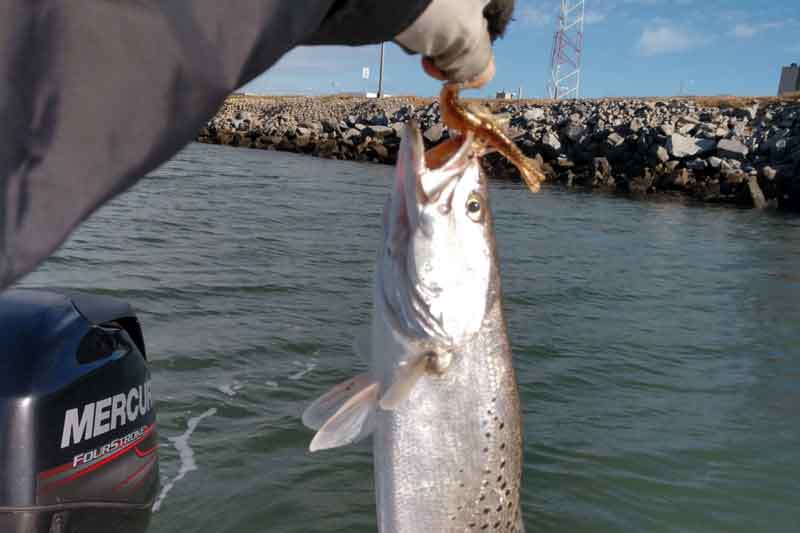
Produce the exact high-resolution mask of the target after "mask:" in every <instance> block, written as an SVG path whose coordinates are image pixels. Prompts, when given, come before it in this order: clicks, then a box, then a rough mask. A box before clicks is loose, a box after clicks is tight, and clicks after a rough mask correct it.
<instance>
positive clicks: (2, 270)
mask: <svg viewBox="0 0 800 533" xmlns="http://www.w3.org/2000/svg"><path fill="white" fill-rule="evenodd" d="M428 3H429V0H407V1H404V2H394V1H391V2H389V1H384V2H375V1H368V0H237V1H236V2H222V1H219V0H170V1H155V0H152V1H133V0H114V1H107V0H69V1H68V0H48V1H45V2H34V1H32V0H5V1H4V2H2V3H0V36H2V37H0V71H1V72H2V79H3V80H4V82H3V83H2V84H0V128H3V139H2V142H0V289H2V288H5V287H7V286H8V285H10V284H11V283H12V282H14V281H15V280H17V279H19V278H20V277H21V276H22V275H24V274H26V273H27V272H29V271H31V270H32V269H34V268H35V267H36V266H37V265H38V264H39V263H40V262H41V261H43V260H44V258H45V257H47V256H48V255H49V254H50V253H52V252H53V250H55V249H56V248H57V247H58V246H59V245H60V244H61V243H62V242H63V241H64V240H65V239H66V237H67V236H68V235H69V233H70V232H71V231H72V230H73V229H74V228H75V227H76V226H77V225H78V224H79V223H80V222H81V221H82V220H84V219H85V218H86V217H87V216H89V215H90V214H91V213H92V212H93V211H94V210H95V209H97V207H98V206H100V205H101V204H102V203H103V202H105V201H107V200H108V199H110V198H111V197H113V196H114V195H116V194H118V193H120V192H121V191H123V190H125V189H126V188H128V187H130V186H131V185H132V184H133V183H135V182H136V181H137V180H138V179H139V178H141V177H142V176H143V175H145V174H146V173H147V172H149V171H150V170H152V169H154V168H155V167H156V166H158V165H159V164H161V163H163V162H164V161H166V160H167V159H168V158H170V157H171V156H172V155H174V154H175V153H176V152H177V151H178V150H179V149H180V148H181V147H182V146H183V145H184V144H186V143H187V142H189V141H190V140H191V139H192V138H193V137H194V136H195V134H196V133H197V131H198V130H199V128H200V127H201V126H202V124H203V123H204V122H205V121H206V120H207V119H208V118H209V117H210V116H211V115H213V113H214V112H215V111H216V110H217V109H218V108H219V106H220V105H221V103H222V101H223V100H224V98H225V96H226V95H227V94H228V93H230V92H231V91H232V90H234V89H235V88H237V87H239V86H240V85H242V84H244V83H246V82H247V81H249V80H250V79H252V78H254V77H255V76H257V75H258V74H259V73H261V72H262V71H264V70H265V69H267V68H268V67H270V66H271V65H272V64H274V63H275V62H276V61H277V60H278V59H279V58H280V57H281V56H282V55H283V54H284V53H285V52H286V51H288V50H289V49H290V48H292V47H293V46H295V45H298V44H320V43H336V44H364V43H375V42H380V41H385V40H389V39H392V38H393V37H395V36H396V35H397V34H399V33H401V32H402V31H403V30H404V29H406V28H407V27H408V26H409V25H410V24H411V23H412V22H413V21H414V20H415V19H416V18H417V17H418V16H419V14H420V13H421V12H422V11H423V10H424V9H425V7H426V6H427V4H428ZM398 6H399V7H398Z"/></svg>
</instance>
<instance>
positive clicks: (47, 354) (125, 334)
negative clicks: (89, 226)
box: [0, 289, 159, 533]
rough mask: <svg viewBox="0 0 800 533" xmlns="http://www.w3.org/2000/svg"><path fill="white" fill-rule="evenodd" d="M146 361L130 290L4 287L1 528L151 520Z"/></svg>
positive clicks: (84, 527) (120, 527) (40, 532)
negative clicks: (126, 297)
mask: <svg viewBox="0 0 800 533" xmlns="http://www.w3.org/2000/svg"><path fill="white" fill-rule="evenodd" d="M146 363H147V362H146V354H145V346H144V340H143V337H142V331H141V328H140V326H139V322H138V320H137V318H136V316H135V314H134V313H133V311H132V310H131V308H130V306H129V305H128V304H126V303H125V302H122V301H120V300H118V299H115V298H109V297H105V296H95V295H88V294H74V293H66V292H54V291H41V290H25V289H15V290H8V291H5V292H2V293H0V532H2V533H73V532H74V533H77V532H81V533H95V532H98V533H99V532H114V533H140V532H143V531H145V530H146V529H147V526H148V524H149V521H150V514H151V508H152V505H153V501H154V499H155V496H156V492H157V491H158V486H159V479H158V445H157V437H156V426H155V411H154V410H153V405H152V401H151V396H150V373H149V371H148V369H147V364H146Z"/></svg>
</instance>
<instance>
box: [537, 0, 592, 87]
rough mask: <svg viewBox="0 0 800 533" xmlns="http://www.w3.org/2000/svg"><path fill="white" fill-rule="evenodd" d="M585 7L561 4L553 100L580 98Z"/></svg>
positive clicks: (576, 2) (578, 0) (579, 0)
mask: <svg viewBox="0 0 800 533" xmlns="http://www.w3.org/2000/svg"><path fill="white" fill-rule="evenodd" d="M585 3H586V2H585V1H584V0H561V8H560V9H559V14H558V29H557V30H556V33H555V35H553V54H552V57H551V59H550V76H549V79H548V80H547V95H548V96H549V97H550V98H553V99H556V100H562V99H566V98H578V97H579V96H580V89H581V53H582V52H583V13H584V7H585Z"/></svg>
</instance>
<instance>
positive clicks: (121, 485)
mask: <svg viewBox="0 0 800 533" xmlns="http://www.w3.org/2000/svg"><path fill="white" fill-rule="evenodd" d="M156 459H158V457H151V458H150V459H148V460H147V461H146V462H145V463H144V464H143V465H142V466H140V467H139V468H137V469H136V471H135V472H134V473H133V474H131V475H130V476H128V477H127V478H126V479H125V480H124V481H122V482H121V483H119V484H118V485H117V486H116V487H114V492H116V491H117V490H119V489H121V488H122V487H123V486H125V485H127V484H128V482H129V481H130V480H132V479H133V478H135V477H136V476H138V475H139V474H141V473H142V470H144V469H145V468H147V467H148V466H151V465H152V464H153V462H154V461H155V460H156Z"/></svg>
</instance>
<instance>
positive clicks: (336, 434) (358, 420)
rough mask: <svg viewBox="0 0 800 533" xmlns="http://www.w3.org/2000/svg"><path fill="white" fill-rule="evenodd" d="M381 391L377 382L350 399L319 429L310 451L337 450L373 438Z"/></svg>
mask: <svg viewBox="0 0 800 533" xmlns="http://www.w3.org/2000/svg"><path fill="white" fill-rule="evenodd" d="M378 389H379V385H378V383H374V382H373V383H369V384H368V385H367V386H366V387H364V388H362V389H361V390H360V391H359V392H357V393H356V394H354V395H353V396H351V397H350V398H349V399H348V400H347V401H346V402H344V404H342V406H341V407H340V408H339V410H338V411H336V413H335V414H334V415H333V416H332V417H330V418H329V419H328V420H327V421H326V422H325V423H324V424H323V425H322V427H320V428H319V431H317V434H316V435H314V439H313V440H312V441H311V444H310V445H309V447H308V449H309V450H310V451H312V452H315V451H317V450H327V449H329V448H338V447H340V446H346V445H348V444H352V443H354V442H358V441H360V440H361V439H363V438H365V437H367V436H368V435H370V434H371V433H372V431H373V430H374V429H375V410H376V407H377V404H378ZM312 407H313V406H312ZM304 418H305V417H304Z"/></svg>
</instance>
